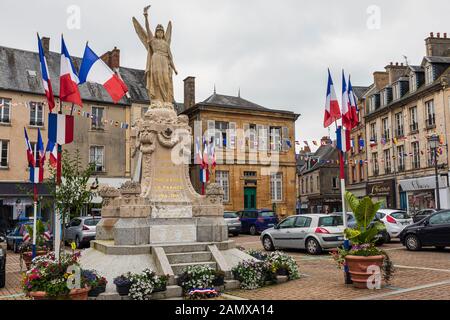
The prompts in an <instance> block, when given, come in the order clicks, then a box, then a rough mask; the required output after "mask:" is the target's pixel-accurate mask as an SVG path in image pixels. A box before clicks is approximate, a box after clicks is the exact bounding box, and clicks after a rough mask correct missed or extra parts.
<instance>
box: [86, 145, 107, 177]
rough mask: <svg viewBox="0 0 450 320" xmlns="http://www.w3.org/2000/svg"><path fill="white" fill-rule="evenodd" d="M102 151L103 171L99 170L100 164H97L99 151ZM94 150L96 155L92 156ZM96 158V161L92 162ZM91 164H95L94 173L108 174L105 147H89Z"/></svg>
mask: <svg viewBox="0 0 450 320" xmlns="http://www.w3.org/2000/svg"><path fill="white" fill-rule="evenodd" d="M99 149H102V150H103V151H102V161H101V166H102V170H97V169H98V168H97V167H98V163H97V160H96V159H97V157H98V154H97V152H98V150H99ZM93 150H94V155H93V154H92V151H93ZM93 157H94V159H95V160H94V161H92V158H93ZM89 163H93V164H94V165H95V168H94V171H95V172H106V165H105V146H99V145H91V146H89Z"/></svg>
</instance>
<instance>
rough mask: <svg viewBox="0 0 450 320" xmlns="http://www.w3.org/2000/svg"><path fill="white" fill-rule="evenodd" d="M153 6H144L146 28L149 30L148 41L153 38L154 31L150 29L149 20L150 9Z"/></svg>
mask: <svg viewBox="0 0 450 320" xmlns="http://www.w3.org/2000/svg"><path fill="white" fill-rule="evenodd" d="M150 7H151V6H147V7H145V8H144V17H145V30H147V37H148V41H150V40H152V39H153V33H152V30H151V29H150V23H149V21H148V9H150Z"/></svg>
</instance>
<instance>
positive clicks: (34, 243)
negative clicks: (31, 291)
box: [31, 183, 38, 259]
mask: <svg viewBox="0 0 450 320" xmlns="http://www.w3.org/2000/svg"><path fill="white" fill-rule="evenodd" d="M33 194H34V201H33V205H34V208H33V218H34V221H33V247H32V253H31V258H32V259H34V258H35V257H36V220H37V197H38V195H37V186H36V183H33Z"/></svg>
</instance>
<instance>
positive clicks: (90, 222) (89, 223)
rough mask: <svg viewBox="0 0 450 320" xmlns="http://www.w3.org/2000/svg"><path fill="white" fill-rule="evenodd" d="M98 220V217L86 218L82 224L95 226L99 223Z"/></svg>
mask: <svg viewBox="0 0 450 320" xmlns="http://www.w3.org/2000/svg"><path fill="white" fill-rule="evenodd" d="M99 222H100V219H86V220H84V224H85V225H87V226H91V227H93V226H96V225H97V223H99Z"/></svg>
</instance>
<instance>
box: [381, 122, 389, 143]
mask: <svg viewBox="0 0 450 320" xmlns="http://www.w3.org/2000/svg"><path fill="white" fill-rule="evenodd" d="M381 123H382V125H383V138H384V139H385V140H386V142H389V140H390V139H391V136H390V134H389V118H383V120H381Z"/></svg>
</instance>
